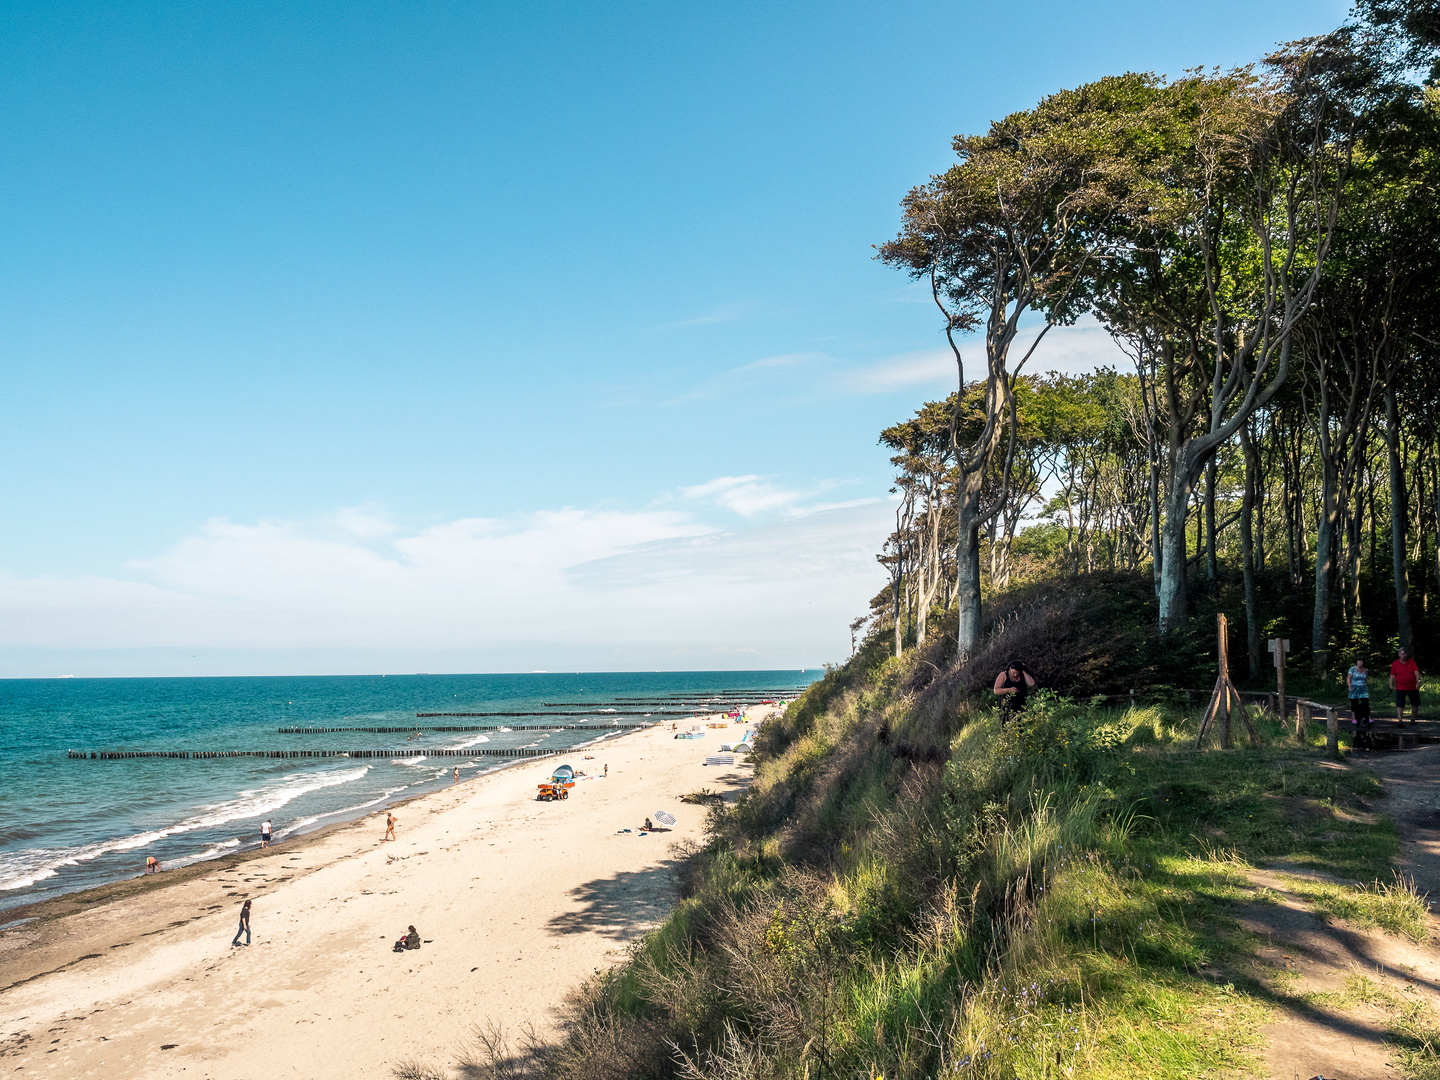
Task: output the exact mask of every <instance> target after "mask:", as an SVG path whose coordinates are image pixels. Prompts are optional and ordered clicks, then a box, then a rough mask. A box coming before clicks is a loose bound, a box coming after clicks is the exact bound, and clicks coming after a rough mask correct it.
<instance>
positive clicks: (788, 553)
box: [0, 476, 890, 675]
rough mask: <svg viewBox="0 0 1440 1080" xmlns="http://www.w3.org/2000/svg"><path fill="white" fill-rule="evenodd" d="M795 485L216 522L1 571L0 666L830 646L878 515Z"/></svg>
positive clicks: (830, 652) (733, 484)
mask: <svg viewBox="0 0 1440 1080" xmlns="http://www.w3.org/2000/svg"><path fill="white" fill-rule="evenodd" d="M797 498H798V496H797V495H796V493H794V492H790V491H786V490H784V489H781V488H778V487H776V486H774V485H772V484H770V483H769V482H767V481H764V480H763V479H762V478H759V477H753V476H750V477H722V478H719V479H717V480H714V481H711V482H709V483H707V484H700V485H695V487H694V488H691V489H686V490H685V491H684V492H683V493H682V502H684V503H685V504H686V508H685V509H684V510H672V509H659V510H655V509H652V510H639V511H622V510H612V509H577V508H564V509H559V510H550V511H540V512H535V513H529V514H521V515H515V516H510V517H505V518H467V519H462V520H458V521H451V522H445V523H441V524H437V525H433V526H430V527H428V528H424V529H418V530H417V529H405V528H402V527H401V526H400V525H399V524H397V523H395V522H393V521H391V520H389V519H388V518H386V517H385V516H384V515H383V514H380V513H377V512H375V511H373V510H368V511H365V512H363V513H361V512H357V511H341V512H337V513H335V514H331V515H328V516H326V517H323V518H320V519H316V520H314V521H308V522H301V521H258V522H253V523H236V522H232V521H227V520H224V519H217V520H213V521H210V522H207V523H205V525H204V526H202V527H201V528H199V529H198V530H196V531H195V532H194V533H193V534H192V535H189V536H186V537H184V538H183V539H181V540H180V541H179V542H178V543H176V544H175V545H173V546H172V547H171V548H170V549H169V550H167V551H164V552H162V553H160V554H158V555H156V556H154V557H152V558H147V559H144V560H138V561H136V562H134V563H132V564H130V567H129V571H130V572H129V573H126V574H124V575H116V576H110V577H103V576H75V577H59V576H51V577H32V578H22V577H18V576H14V575H7V574H4V573H0V675H25V674H30V673H31V672H27V671H24V670H18V669H17V665H23V663H25V662H26V661H24V660H23V658H22V659H17V657H19V656H20V654H21V653H24V654H26V655H29V654H30V653H33V651H34V650H45V651H49V652H58V653H60V654H64V653H65V652H66V651H75V652H77V653H78V652H82V651H83V652H86V653H87V655H88V654H91V653H94V652H95V651H96V650H100V651H103V650H147V649H156V650H166V649H168V650H178V649H183V650H207V651H209V652H210V653H211V654H214V653H216V652H217V651H218V652H224V651H226V650H231V651H240V652H244V651H263V652H265V653H266V654H267V655H274V654H275V653H276V651H277V650H309V651H312V652H313V651H316V650H329V653H328V655H334V654H335V651H336V650H340V651H341V652H343V651H344V650H354V651H356V653H357V655H358V654H359V653H363V654H364V656H365V657H366V659H365V661H364V665H365V666H364V670H376V667H375V666H374V665H375V664H376V663H377V662H380V661H377V660H376V659H375V658H376V657H377V656H379V657H383V656H385V655H386V654H387V652H388V651H393V652H394V653H395V654H397V655H403V656H404V657H405V658H406V659H405V663H406V664H411V663H414V662H415V659H414V658H415V657H417V656H423V655H425V653H426V651H427V650H433V651H435V652H436V653H437V654H439V653H443V654H444V655H445V656H446V657H453V656H454V655H455V654H456V653H457V652H459V653H463V654H464V655H465V656H467V657H473V660H470V661H467V663H468V664H469V665H470V667H469V669H470V670H502V669H514V667H515V664H516V663H517V662H519V663H521V664H522V665H523V666H525V667H532V666H533V667H549V668H551V669H554V668H556V667H570V668H579V667H585V668H590V669H595V668H600V667H606V668H610V669H612V670H614V669H616V668H617V667H621V666H627V665H628V666H630V667H632V668H633V667H645V668H650V667H677V666H679V667H687V666H688V667H696V668H703V667H731V666H744V667H753V666H766V663H765V660H766V658H767V657H770V656H777V655H778V656H784V657H787V658H788V657H795V656H806V657H809V658H811V662H813V661H814V659H827V658H828V659H834V658H838V657H839V656H842V655H844V653H845V652H846V651H848V648H849V641H848V632H847V631H846V624H847V623H848V622H849V620H850V619H852V618H853V617H854V616H855V615H856V614H857V613H859V612H861V611H863V610H865V608H866V605H867V604H868V601H869V599H870V597H871V596H872V595H873V594H874V593H875V592H876V591H877V590H878V589H879V588H880V587H881V586H882V585H883V582H884V576H883V573H882V572H881V571H880V569H879V567H878V566H877V565H876V563H875V559H874V555H873V552H874V551H875V550H876V548H877V546H878V544H879V542H880V541H881V539H882V538H883V537H884V535H885V533H886V530H887V529H888V527H889V521H888V515H889V513H890V511H889V508H888V506H886V505H885V504H883V503H879V502H864V503H860V504H858V505H848V506H842V507H840V508H836V509H819V510H816V511H814V512H811V513H803V514H801V513H796V512H795V505H796V501H797ZM672 505H673V504H672ZM709 505H719V506H724V507H726V508H728V509H730V510H732V511H733V512H735V513H737V514H740V515H742V516H754V515H760V514H762V513H763V512H764V511H777V512H778V513H772V514H771V515H770V516H771V518H773V520H770V521H769V522H768V523H765V524H759V525H751V526H748V527H746V528H742V529H736V530H724V529H720V528H717V527H716V525H715V524H713V523H711V522H707V521H706V520H705V519H704V518H703V517H701V516H700V515H699V513H698V511H699V510H702V509H703V508H704V507H705V506H709ZM529 656H533V657H534V660H533V662H526V661H525V660H524V659H522V658H523V657H529ZM487 657H490V658H491V659H490V660H487ZM338 663H342V664H343V661H338ZM399 669H400V668H399V667H394V668H391V670H399ZM227 670H230V671H233V670H234V665H233V664H231V665H229V667H228V668H227ZM380 670H384V668H383V667H382V668H380ZM450 670H454V668H453V667H452V668H450ZM93 673H98V674H104V673H106V672H103V671H102V672H93ZM128 673H136V672H133V671H132V672H128ZM160 673H163V672H160ZM254 673H255V674H264V673H266V672H263V671H257V672H254Z"/></svg>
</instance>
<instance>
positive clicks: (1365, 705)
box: [1345, 656, 1373, 750]
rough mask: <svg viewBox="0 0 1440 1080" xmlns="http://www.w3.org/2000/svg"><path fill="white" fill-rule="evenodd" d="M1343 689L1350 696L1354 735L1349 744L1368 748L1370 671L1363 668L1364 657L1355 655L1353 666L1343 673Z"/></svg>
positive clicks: (1370, 726) (1369, 740) (1369, 730)
mask: <svg viewBox="0 0 1440 1080" xmlns="http://www.w3.org/2000/svg"><path fill="white" fill-rule="evenodd" d="M1345 689H1346V692H1347V693H1348V694H1349V696H1350V716H1351V723H1352V724H1354V725H1355V737H1354V738H1353V739H1351V741H1350V745H1351V746H1363V747H1365V749H1367V750H1368V749H1370V745H1371V739H1370V732H1371V731H1372V730H1373V729H1372V725H1371V720H1370V672H1369V671H1367V670H1366V669H1365V658H1364V657H1363V656H1357V657H1356V658H1355V666H1354V667H1352V668H1351V669H1350V670H1349V671H1347V672H1346V673H1345Z"/></svg>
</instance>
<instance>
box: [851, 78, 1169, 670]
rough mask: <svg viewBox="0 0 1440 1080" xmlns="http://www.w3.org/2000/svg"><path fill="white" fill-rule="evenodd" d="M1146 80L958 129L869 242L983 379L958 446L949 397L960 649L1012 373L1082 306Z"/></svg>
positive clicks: (974, 591)
mask: <svg viewBox="0 0 1440 1080" xmlns="http://www.w3.org/2000/svg"><path fill="white" fill-rule="evenodd" d="M1155 85H1156V83H1155V80H1154V79H1153V78H1151V77H1149V76H1142V75H1123V76H1116V77H1113V78H1107V79H1102V80H1100V81H1099V82H1096V83H1091V84H1089V85H1087V86H1082V87H1080V88H1079V89H1077V90H1067V91H1063V92H1061V93H1058V94H1055V95H1053V96H1052V97H1049V98H1046V99H1045V100H1044V101H1042V102H1041V103H1040V104H1039V105H1038V106H1037V107H1036V108H1034V109H1032V110H1029V111H1026V112H1018V113H1014V114H1012V115H1011V116H1008V117H1006V118H1005V119H1004V120H1001V121H998V122H996V123H995V124H993V125H992V126H991V128H990V130H989V131H988V132H987V133H986V134H984V135H974V136H957V137H956V139H955V140H954V147H955V152H956V154H957V155H958V156H959V157H960V163H959V164H958V165H955V166H954V167H952V168H951V169H950V170H949V171H947V172H945V173H944V174H942V175H940V176H936V177H934V178H932V179H931V181H930V182H929V183H928V184H925V185H923V186H921V187H917V188H915V189H914V190H912V191H911V192H910V194H909V195H908V196H906V198H905V200H904V203H903V211H904V224H903V227H902V229H901V232H900V234H899V235H898V236H897V237H896V238H895V239H894V240H892V241H890V242H889V243H887V244H884V245H883V246H882V247H881V248H880V256H879V257H880V258H881V259H882V260H883V261H884V262H886V263H888V264H889V265H891V266H895V267H897V268H900V269H903V270H905V271H906V272H907V273H908V274H909V275H910V276H911V277H912V278H913V279H916V280H923V281H925V282H926V283H927V285H928V286H929V288H930V293H931V297H932V298H933V300H934V302H935V305H936V307H937V308H938V309H939V311H940V315H941V318H942V326H943V329H944V332H945V337H946V341H947V343H948V344H949V346H950V350H951V353H952V354H953V356H954V358H955V364H956V370H957V375H958V379H959V383H958V389H959V390H961V391H963V390H964V388H965V387H966V384H967V380H966V373H965V361H964V355H963V351H962V348H961V341H960V338H961V336H962V335H965V334H968V333H971V332H973V331H977V330H978V331H980V333H981V335H982V344H981V346H980V348H981V349H982V350H983V354H984V368H983V376H982V377H980V378H978V379H976V380H975V381H976V382H979V383H980V384H981V385H983V387H984V390H983V415H984V422H983V424H982V425H981V427H980V430H979V431H978V433H976V434H975V435H974V437H973V438H967V439H965V440H964V441H962V440H961V438H960V425H959V422H958V421H959V418H958V402H959V398H957V416H956V417H955V418H954V419H953V420H952V425H951V438H952V440H953V444H954V449H955V458H956V465H957V475H956V482H955V507H956V528H957V533H958V538H957V548H956V559H955V562H956V594H957V599H958V605H959V613H958V625H957V629H956V637H957V641H958V645H959V650H960V653H961V654H962V655H965V654H968V653H969V652H970V651H971V650H972V649H973V648H974V647H975V645H976V643H977V642H978V640H979V635H980V615H981V611H980V583H981V573H980V534H981V529H982V528H983V527H984V526H985V525H986V523H987V522H988V521H990V520H991V519H992V518H993V517H994V515H995V514H996V513H997V512H998V511H999V510H1000V508H1001V507H1002V506H1003V505H1004V503H1005V500H1006V498H1007V497H1008V494H1009V485H1008V484H1002V486H1001V490H1000V491H999V492H998V493H997V494H996V496H995V497H994V498H993V499H990V500H988V501H987V500H985V499H984V498H983V496H984V493H985V482H986V477H987V474H989V472H990V471H991V467H992V465H993V463H994V460H995V458H996V455H997V453H999V451H1000V449H1001V447H1002V445H1007V435H1008V436H1009V443H1012V444H1013V440H1014V433H1015V425H1014V386H1015V379H1016V378H1017V377H1018V375H1019V374H1020V371H1021V369H1022V368H1023V366H1024V364H1025V361H1026V360H1027V359H1028V357H1029V356H1030V354H1031V353H1033V351H1034V349H1035V347H1036V345H1038V344H1039V342H1040V341H1041V339H1043V337H1044V335H1045V333H1046V331H1048V330H1049V328H1050V327H1052V326H1054V325H1055V324H1056V323H1062V322H1066V321H1070V320H1073V319H1074V318H1075V317H1076V316H1077V315H1078V314H1079V313H1080V312H1082V311H1083V310H1084V309H1085V301H1086V289H1087V283H1088V280H1089V277H1088V275H1089V272H1090V270H1091V269H1092V268H1093V265H1094V261H1095V259H1096V258H1097V257H1098V256H1099V255H1100V254H1102V249H1103V247H1104V246H1105V245H1106V244H1108V243H1109V242H1110V236H1109V234H1108V233H1107V232H1106V231H1105V229H1104V226H1105V224H1106V222H1108V221H1109V219H1110V218H1111V217H1113V216H1114V215H1115V214H1116V213H1117V212H1119V211H1120V210H1121V209H1122V207H1123V206H1124V204H1125V202H1126V200H1127V199H1128V198H1129V197H1130V196H1131V194H1132V190H1133V182H1132V181H1133V175H1134V168H1135V166H1134V155H1133V154H1132V153H1130V152H1129V151H1131V150H1132V149H1133V148H1134V145H1135V143H1136V142H1137V141H1138V139H1139V137H1140V135H1141V133H1142V131H1143V116H1144V113H1145V110H1146V109H1147V108H1148V107H1149V106H1150V104H1151V102H1152V100H1153V98H1154V88H1155ZM1031 312H1036V313H1038V314H1040V316H1041V317H1042V319H1043V322H1042V324H1041V326H1040V327H1039V328H1038V332H1037V333H1036V335H1035V337H1034V339H1033V340H1032V341H1031V343H1030V345H1029V346H1028V347H1027V349H1026V350H1025V352H1024V353H1023V354H1022V355H1021V356H1020V357H1018V359H1016V360H1015V362H1014V363H1012V362H1011V356H1010V353H1011V348H1012V346H1013V345H1014V343H1015V341H1016V338H1017V336H1018V335H1019V333H1020V329H1021V326H1020V323H1021V319H1022V318H1024V317H1025V316H1026V315H1027V314H1028V313H1031ZM1008 449H1009V446H1008V445H1007V451H1008ZM1008 457H1009V454H1008V452H1007V454H1006V458H1007V459H1008ZM1004 472H1005V473H1006V474H1008V468H1007V469H1005V470H1004Z"/></svg>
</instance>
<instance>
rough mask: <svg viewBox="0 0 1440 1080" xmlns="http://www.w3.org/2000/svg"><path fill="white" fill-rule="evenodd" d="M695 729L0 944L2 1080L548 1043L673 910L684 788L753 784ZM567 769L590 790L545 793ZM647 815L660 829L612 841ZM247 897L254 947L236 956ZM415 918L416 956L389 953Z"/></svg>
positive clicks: (688, 808)
mask: <svg viewBox="0 0 1440 1080" xmlns="http://www.w3.org/2000/svg"><path fill="white" fill-rule="evenodd" d="M759 713H760V711H759V710H757V711H756V712H755V713H754V714H752V715H758V714H759ZM736 730H738V728H737V729H736ZM708 736H709V737H707V738H706V739H704V740H696V741H686V740H679V741H676V740H674V739H673V738H672V737H671V734H670V731H669V725H668V724H666V725H664V727H663V729H661V728H655V729H651V730H647V731H642V732H637V733H635V734H633V735H630V736H626V737H624V738H619V739H616V740H613V741H610V742H605V743H602V744H600V745H599V746H596V747H594V748H593V749H590V750H582V751H577V752H576V753H574V754H573V755H571V756H569V757H566V758H560V759H548V760H546V761H543V762H535V763H530V764H525V765H521V766H518V767H516V768H512V769H507V770H505V771H503V772H499V773H495V774H493V775H490V776H487V777H484V778H481V779H478V780H475V781H472V782H469V783H462V784H460V785H458V786H456V787H453V788H449V789H446V790H444V791H439V792H436V793H434V794H431V795H427V796H424V797H422V798H420V799H416V800H413V801H411V802H408V803H405V804H402V805H400V806H399V807H397V808H395V811H394V812H395V814H396V816H397V817H398V818H399V819H400V820H399V826H398V829H397V836H398V839H397V840H395V841H394V842H390V843H382V842H380V837H381V836H382V834H383V833H384V817H385V815H384V812H383V811H382V812H380V813H379V814H377V815H372V816H371V817H369V818H366V819H364V820H363V821H360V822H356V823H354V824H352V825H348V826H346V827H343V828H340V829H337V830H334V831H332V832H330V833H328V834H326V835H324V836H322V837H317V838H310V839H308V840H302V841H299V842H297V843H294V844H280V845H279V846H277V847H274V848H272V849H271V851H270V852H269V853H267V854H266V855H265V856H263V857H260V858H253V859H250V860H248V861H245V862H242V863H239V864H237V865H233V866H230V867H229V868H224V867H223V866H221V865H219V864H217V865H216V866H215V869H214V870H213V871H211V872H204V873H200V874H197V875H196V876H195V877H193V878H191V879H190V880H186V881H182V882H178V883H176V884H173V885H170V886H169V887H164V888H153V889H149V890H147V891H145V892H143V893H141V894H138V895H133V896H128V897H124V898H122V899H117V900H113V901H110V902H106V903H101V904H98V905H96V906H94V907H90V908H87V909H85V910H82V911H79V912H76V913H75V914H70V915H65V916H63V917H61V918H58V919H54V920H51V921H49V922H39V923H29V924H26V925H23V926H20V927H18V928H16V929H13V930H8V931H5V932H3V933H0V987H5V989H3V990H0V1070H3V1071H5V1072H7V1073H14V1072H15V1071H17V1070H19V1069H20V1068H21V1067H23V1070H24V1075H27V1076H53V1077H67V1078H71V1077H75V1078H78V1077H90V1076H94V1077H106V1078H108V1080H124V1078H128V1077H137V1078H138V1077H145V1078H149V1077H170V1076H176V1077H179V1076H184V1077H187V1078H214V1080H232V1078H233V1080H259V1078H263V1077H306V1078H313V1077H328V1076H345V1077H354V1078H361V1077H389V1076H391V1070H392V1068H393V1067H394V1066H395V1065H396V1064H397V1063H398V1062H401V1061H404V1060H406V1059H409V1058H422V1059H426V1060H429V1061H432V1062H436V1063H437V1064H438V1063H448V1062H450V1061H452V1060H453V1058H454V1052H455V1049H456V1047H457V1046H458V1045H459V1044H460V1043H461V1042H462V1041H464V1040H465V1038H466V1037H467V1035H468V1033H469V1031H470V1028H471V1026H472V1025H473V1024H476V1023H487V1022H492V1021H494V1022H499V1023H500V1024H502V1025H503V1026H504V1027H505V1028H506V1029H507V1030H512V1031H514V1030H517V1029H518V1028H519V1027H520V1026H521V1025H523V1024H526V1023H529V1024H532V1025H534V1027H535V1028H536V1029H537V1031H539V1032H540V1033H541V1034H542V1035H543V1034H545V1033H547V1032H550V1031H553V1025H554V1020H555V1014H554V1007H555V1005H556V1004H557V1003H558V1002H559V1001H560V1000H561V998H562V997H563V996H564V995H565V993H566V992H567V991H568V989H569V988H570V987H572V986H573V985H575V984H576V983H577V982H578V981H580V980H582V979H583V978H585V977H586V976H588V975H590V974H591V973H592V972H594V971H595V970H596V969H598V968H602V967H606V966H608V965H610V964H611V963H613V962H614V961H615V960H616V959H617V958H618V957H619V956H620V955H621V954H622V953H623V951H624V949H625V947H626V944H627V943H628V942H630V941H631V940H633V939H634V938H636V937H637V936H639V935H640V934H642V933H643V932H644V931H645V930H646V929H648V928H649V927H651V926H652V925H654V924H655V923H656V922H657V921H659V920H660V919H662V918H663V917H664V915H665V913H666V912H667V911H668V910H669V908H670V906H671V905H672V904H673V903H674V900H675V884H674V874H673V856H672V855H671V853H670V850H669V848H670V844H671V842H672V841H675V840H679V839H690V840H696V839H699V838H700V837H701V835H702V826H703V821H704V814H705V811H704V809H703V808H702V807H699V806H693V805H687V804H682V803H681V802H680V801H679V796H680V795H682V794H684V793H686V792H689V791H693V790H695V789H697V788H700V787H702V786H703V787H709V788H711V789H712V790H719V791H728V792H732V793H733V792H735V791H738V790H739V789H740V788H741V787H742V786H743V785H744V783H745V782H746V780H747V776H748V770H746V769H744V768H743V767H740V766H734V767H731V766H718V767H715V766H709V767H707V766H706V765H705V764H704V760H705V754H706V751H707V750H709V751H711V752H713V751H714V750H715V749H716V748H717V747H718V745H719V743H720V741H721V740H722V739H724V738H725V733H724V732H723V731H719V730H711V731H709V732H708ZM585 753H593V754H594V755H595V758H594V760H593V761H585V760H583V755H584V754H585ZM561 761H564V762H566V763H569V764H571V765H573V766H575V768H576V769H577V770H582V771H585V772H587V773H590V774H593V775H594V777H595V778H593V779H589V778H587V779H583V780H581V781H580V782H579V783H577V784H576V786H575V789H574V793H573V795H572V796H571V798H569V799H567V800H565V801H561V802H544V803H542V802H537V801H536V800H535V791H536V785H537V783H539V782H540V781H541V780H543V779H544V778H545V777H546V776H548V774H549V772H550V770H551V769H552V768H553V767H554V766H556V765H557V764H559V763H560V762H561ZM607 763H608V764H609V766H610V775H609V777H608V779H601V778H599V775H598V774H599V773H601V771H602V769H603V766H604V765H605V764H607ZM656 810H668V811H670V812H671V813H673V814H674V815H675V816H676V817H677V818H678V823H677V825H676V826H675V828H674V830H673V831H671V832H669V833H659V834H652V835H649V836H642V835H640V834H639V833H638V832H633V831H632V832H630V833H628V834H625V833H617V830H619V829H624V828H629V829H632V830H635V829H638V827H639V826H640V824H641V823H642V822H643V821H644V820H645V818H646V817H647V816H652V815H653V814H654V812H655V811H656ZM246 898H248V899H250V900H252V901H253V916H252V927H253V932H254V944H253V945H252V946H250V947H249V948H244V947H240V948H232V947H231V945H230V941H231V938H232V937H233V936H234V934H235V929H236V924H237V921H238V920H237V916H238V912H239V906H240V903H241V901H242V900H244V899H246ZM411 923H413V924H415V926H416V927H417V928H418V929H419V931H420V934H421V937H422V938H423V939H424V941H425V944H424V945H423V947H422V948H421V949H419V950H418V951H414V952H404V953H395V952H392V951H391V947H392V944H393V942H394V941H395V940H396V939H397V938H399V937H401V936H402V935H403V934H404V933H405V929H406V927H407V926H408V925H410V924H411Z"/></svg>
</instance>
